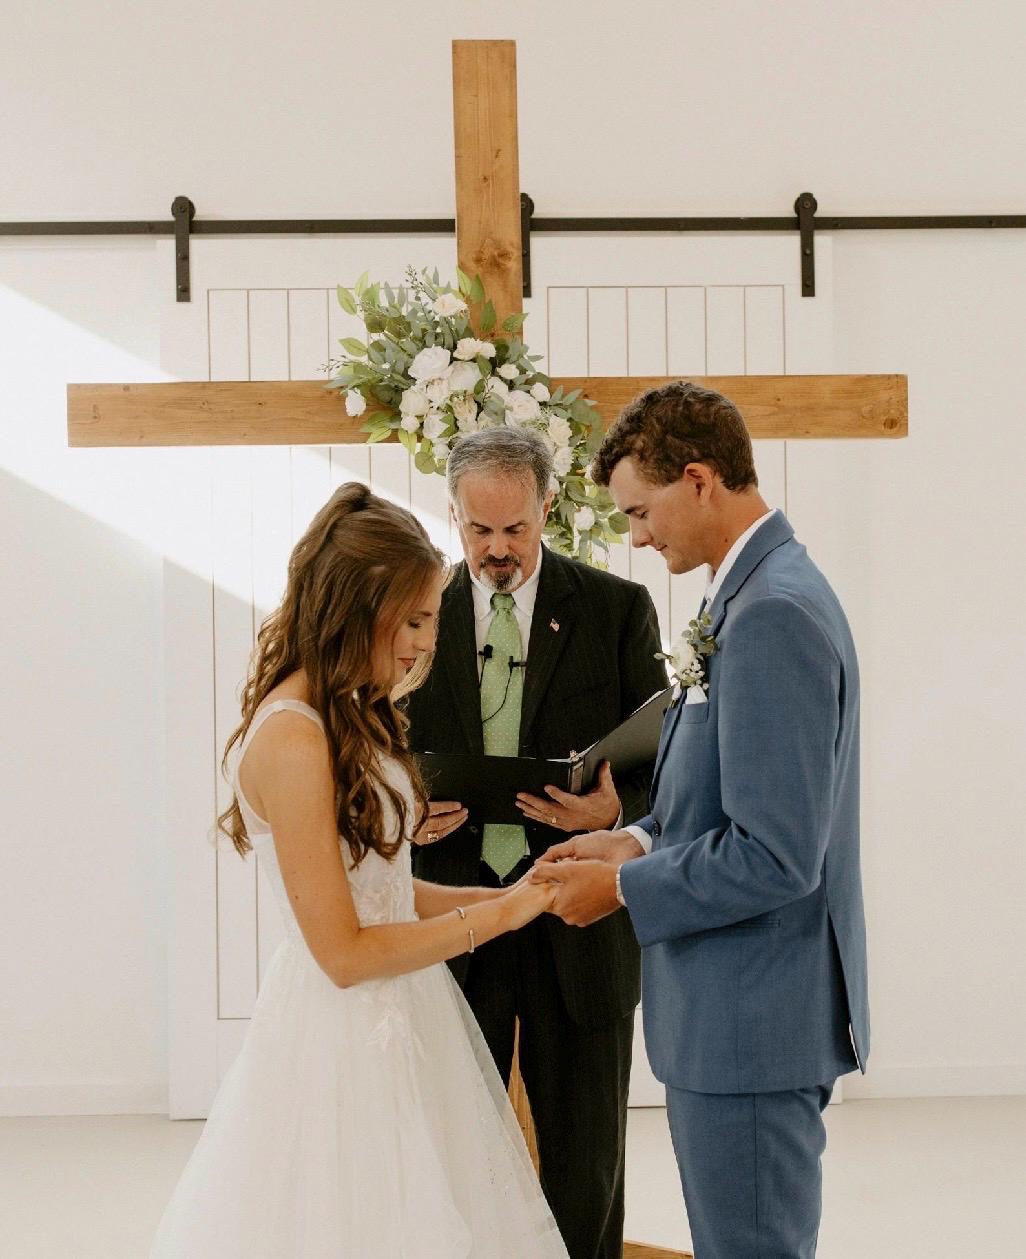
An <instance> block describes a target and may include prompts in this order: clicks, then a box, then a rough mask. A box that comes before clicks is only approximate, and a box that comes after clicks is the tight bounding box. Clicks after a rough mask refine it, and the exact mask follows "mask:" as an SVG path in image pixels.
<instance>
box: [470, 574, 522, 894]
mask: <svg viewBox="0 0 1026 1259" xmlns="http://www.w3.org/2000/svg"><path fill="white" fill-rule="evenodd" d="M492 610H493V611H492V623H491V625H490V626H489V627H488V637H487V638H486V639H485V644H486V646H489V647H491V649H492V650H491V654H490V655H486V657H485V661H484V666H483V672H482V674H481V724H482V728H483V731H484V750H485V752H486V753H487V754H488V755H489V756H516V755H517V753H518V752H519V751H520V706H521V704H522V702H523V698H524V671H523V669H511V668H510V661H511V660H513V661H520V660H521V659H522V658H523V657H522V656H521V652H522V650H523V644H522V643H521V641H520V626H519V625H518V624H517V618H516V614H515V613H514V611H513V596H512V595H503V594H494V595H492ZM527 852H528V848H527V832H526V831H525V830H524V828H523V827H522V826H503V825H498V824H496V823H489V824H488V825H487V826H486V827H485V828H484V842H483V844H482V848H481V856H482V858H483V860H484V861H485V862H486V863H487V865H489V866H490V867H491V868H492V869H493V870H494V871H495V873H496V874H497V875H498V876H499V878H500V879H504V878H505V877H506V875H507V874H509V872H510V871H511V870H512V869H513V867H514V866H515V865H516V864H517V862H518V861H519V860H520V859H521V857H525V856H526V855H527Z"/></svg>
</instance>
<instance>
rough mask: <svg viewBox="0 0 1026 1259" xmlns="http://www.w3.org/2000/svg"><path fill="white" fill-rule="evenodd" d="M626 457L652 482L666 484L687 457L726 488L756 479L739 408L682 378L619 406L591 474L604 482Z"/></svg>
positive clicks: (678, 473)
mask: <svg viewBox="0 0 1026 1259" xmlns="http://www.w3.org/2000/svg"><path fill="white" fill-rule="evenodd" d="M627 458H631V459H633V460H634V461H635V462H636V463H637V464H638V468H639V471H640V472H641V474H642V476H644V477H645V479H646V480H647V481H651V482H652V484H653V485H671V484H672V483H673V482H674V481H677V480H679V479H680V477H681V475H682V474H683V472H684V469H685V468H686V467H687V465H688V464H689V463H704V464H708V465H709V467H711V468H713V469H714V470H715V471H716V472H718V473H719V475H720V477H721V479H722V481H723V485H724V488H725V489H728V490H743V489H746V488H747V487H748V486H756V485H758V484H759V478H758V477H757V476H756V474H755V463H754V460H753V458H752V439H751V438H750V437H749V435H748V429H747V428H745V422H744V420H743V419H742V418H741V412H740V411H738V409H737V407H736V406H735V405H734V404H733V402H731V401H730V399H729V398H725V397H724V396H723V395H722V394H719V393H714V392H713V391H712V390H711V389H703V388H702V387H701V386H700V385H694V384H692V383H691V382H690V381H687V380H675V381H673V382H672V383H671V384H669V385H662V386H660V387H659V388H658V389H649V390H648V392H647V393H643V394H641V395H640V396H639V397H637V398H635V399H634V401H633V402H630V403H628V404H627V406H625V407H624V409H623V410H622V411H621V412H620V416H619V418H618V419H617V421H616V423H615V424H614V425H613V426H612V428H611V429H610V430H609V432H608V433H607V434H606V435H605V438H604V439H603V441H602V445H601V446H600V447H599V449H598V453H597V454H596V455H595V459H594V461H593V463H592V465H591V476H592V479H593V480H594V481H595V482H596V484H598V485H608V484H609V478H610V476H611V475H612V472H613V469H614V468H615V467H616V465H617V464H618V463H619V462H620V460H621V459H627Z"/></svg>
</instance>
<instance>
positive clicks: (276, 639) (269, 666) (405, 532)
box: [217, 482, 447, 863]
mask: <svg viewBox="0 0 1026 1259" xmlns="http://www.w3.org/2000/svg"><path fill="white" fill-rule="evenodd" d="M446 568H447V561H446V559H445V556H444V555H443V554H442V552H441V551H439V550H437V549H436V548H435V547H434V546H433V545H432V543H431V540H430V539H429V538H428V535H427V533H426V532H425V531H424V528H423V526H422V525H421V524H420V522H419V521H418V520H416V518H415V517H414V516H412V515H411V514H410V513H409V512H408V511H405V510H404V509H403V508H401V507H397V506H395V504H393V503H389V502H386V501H385V500H384V499H382V498H378V497H377V496H376V495H374V494H372V493H371V491H370V490H369V489H368V488H367V486H366V485H361V484H359V483H357V482H350V483H349V484H347V485H343V486H340V487H339V489H337V490H336V491H335V493H334V494H333V495H332V496H331V498H330V499H329V500H328V502H327V503H326V504H325V505H324V506H323V507H322V508H321V510H320V511H319V512H318V513H317V515H316V516H315V517H314V519H313V522H312V523H311V525H310V527H309V529H307V531H306V533H305V534H304V535H303V537H302V538H301V539H300V540H299V542H298V543H297V544H296V547H295V550H294V551H293V552H292V555H291V557H290V559H289V566H288V580H287V583H286V587H285V596H284V598H283V599H282V603H281V606H280V607H279V608H278V610H277V611H276V612H272V613H271V615H270V616H269V617H268V618H267V619H266V620H265V621H264V623H263V625H261V627H260V632H259V634H258V635H257V642H256V647H255V649H254V651H253V656H252V658H251V660H250V668H249V676H248V678H247V681H246V685H245V688H244V690H243V693H242V723H241V725H240V726H239V728H238V729H237V730H236V731H235V732H234V734H233V735H232V736H231V738H230V739H229V740H228V743H227V745H226V747H225V751H224V757H223V759H222V762H221V768H222V770H223V771H224V772H225V774H226V775H228V765H229V757H230V754H231V752H232V749H233V748H234V747H235V746H236V745H237V744H239V743H240V742H241V741H242V739H244V738H245V736H246V731H247V730H248V729H249V726H250V723H251V722H252V720H253V715H254V713H255V712H256V710H257V709H258V708H259V707H260V705H261V703H263V701H264V699H265V698H266V697H267V695H268V694H269V692H270V691H272V690H273V689H274V688H275V687H276V686H278V684H279V683H280V682H282V681H283V680H284V679H285V678H287V677H288V676H289V675H290V674H292V673H295V672H296V671H297V670H298V669H302V670H303V671H304V672H305V674H306V678H307V684H308V686H309V690H310V703H311V705H312V707H313V708H315V709H316V710H317V712H318V713H319V714H320V716H321V719H322V720H323V722H324V730H325V734H326V735H327V739H328V747H329V750H330V753H331V764H332V771H333V773H334V777H335V787H336V812H337V817H338V831H339V835H340V836H341V837H342V839H344V840H345V842H346V844H347V845H348V846H349V851H350V853H351V854H352V858H353V861H354V862H356V863H359V862H360V861H362V860H363V858H364V856H365V855H366V854H367V852H368V851H369V850H370V849H373V850H374V851H375V852H377V853H380V854H381V855H382V856H383V857H385V858H387V859H388V860H391V859H392V858H394V857H395V855H396V853H397V852H398V851H399V849H400V847H401V846H402V838H403V836H404V835H405V834H406V831H407V822H408V818H407V808H406V802H405V800H404V799H403V797H402V795H401V794H400V792H398V791H397V790H396V789H395V788H394V787H393V786H392V785H391V783H390V782H389V781H388V780H387V778H386V777H385V775H384V773H383V772H382V768H381V758H382V757H383V756H391V757H394V758H395V759H396V760H397V761H398V762H399V763H400V765H401V766H402V767H403V768H404V769H405V770H406V772H407V773H408V774H409V776H410V781H411V782H412V784H413V792H414V798H415V801H416V809H417V815H418V818H419V817H420V816H421V815H423V814H424V813H425V812H426V810H427V797H426V794H425V790H424V785H423V783H422V781H421V777H420V774H419V773H418V770H417V764H416V761H415V759H414V757H413V754H412V753H411V752H410V750H409V748H408V747H407V744H406V728H407V725H408V722H407V720H406V718H405V717H404V716H403V714H402V713H401V712H400V711H399V710H398V709H397V708H396V705H395V702H394V701H395V699H396V698H398V696H397V695H395V694H394V693H393V692H392V690H391V687H390V684H389V682H388V681H385V680H382V678H381V677H376V676H375V660H376V659H377V660H378V661H386V660H387V665H386V671H387V672H390V670H391V668H392V663H393V662H392V641H393V639H394V636H395V633H396V631H397V630H398V628H399V626H400V624H401V623H402V621H403V618H404V617H407V616H410V615H411V614H412V613H413V611H414V610H415V609H416V607H417V604H418V602H419V601H420V599H421V597H422V596H423V594H424V592H425V591H426V590H427V589H428V587H429V585H430V583H431V581H432V579H433V578H436V577H438V576H439V575H440V574H442V573H444V572H445V570H446ZM381 668H382V665H381V663H379V665H378V670H379V672H380V670H381ZM429 668H430V660H429V659H426V658H424V659H421V660H420V661H419V662H418V663H417V665H416V666H415V668H414V669H413V670H412V671H411V673H410V674H409V675H408V676H407V678H406V679H405V681H404V682H403V683H402V686H401V688H400V689H401V692H402V694H407V693H409V692H410V691H411V690H414V689H415V688H416V687H417V686H419V685H420V683H421V682H422V681H423V680H424V678H425V676H426V675H427V672H428V669H429ZM379 790H380V791H382V792H384V794H385V796H386V797H387V798H388V799H389V800H390V801H391V803H392V806H393V808H394V809H395V811H396V815H397V816H398V819H399V831H398V836H397V838H396V839H394V840H392V839H390V838H389V837H388V836H387V835H386V834H385V818H384V811H383V809H382V805H381V797H380V795H379ZM217 822H218V827H219V829H220V830H221V831H223V833H224V834H225V835H227V836H228V838H229V839H231V841H232V843H233V844H234V845H235V847H236V849H237V850H238V852H239V853H240V855H242V856H245V855H246V853H247V852H249V850H250V849H251V848H252V845H251V844H250V842H249V836H248V835H247V834H246V824H245V822H244V820H243V817H242V812H241V810H240V809H239V801H238V798H237V796H235V795H234V794H233V796H232V803H231V805H230V807H229V808H227V809H226V810H225V811H224V813H222V814H221V815H220V817H218V819H217Z"/></svg>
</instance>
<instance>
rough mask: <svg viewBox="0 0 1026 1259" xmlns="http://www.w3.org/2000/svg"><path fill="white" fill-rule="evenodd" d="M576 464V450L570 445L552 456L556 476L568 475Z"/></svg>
mask: <svg viewBox="0 0 1026 1259" xmlns="http://www.w3.org/2000/svg"><path fill="white" fill-rule="evenodd" d="M573 464H574V452H573V451H572V450H571V449H570V447H569V446H563V447H562V448H561V449H559V450H557V451H556V453H555V455H553V457H552V467H553V469H554V470H555V473H556V476H566V474H567V473H568V472H569V471H570V469H571V468H572V467H573Z"/></svg>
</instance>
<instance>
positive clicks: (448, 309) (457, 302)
mask: <svg viewBox="0 0 1026 1259" xmlns="http://www.w3.org/2000/svg"><path fill="white" fill-rule="evenodd" d="M431 309H432V310H433V311H434V312H435V314H436V315H458V314H460V313H461V312H462V311H465V310H466V309H467V303H466V302H465V301H464V300H463V298H462V297H457V296H456V294H455V293H439V294H438V296H437V298H435V300H434V301H433V302H432V303H431Z"/></svg>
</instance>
